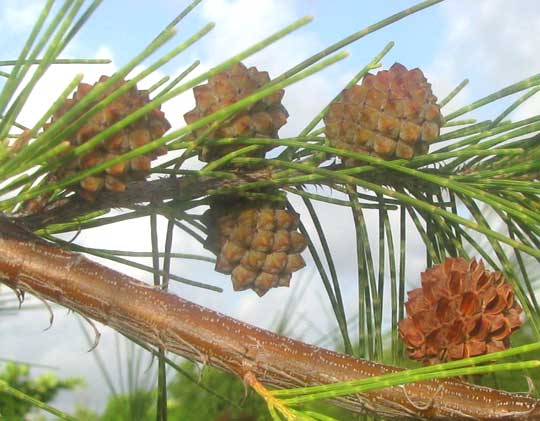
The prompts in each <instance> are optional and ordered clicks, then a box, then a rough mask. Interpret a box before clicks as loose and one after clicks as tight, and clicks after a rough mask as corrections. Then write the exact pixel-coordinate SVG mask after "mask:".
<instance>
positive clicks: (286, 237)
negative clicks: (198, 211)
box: [205, 202, 307, 296]
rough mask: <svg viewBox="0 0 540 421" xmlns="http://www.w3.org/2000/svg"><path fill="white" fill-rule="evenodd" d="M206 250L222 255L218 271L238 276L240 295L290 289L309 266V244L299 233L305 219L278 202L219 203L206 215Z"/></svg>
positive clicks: (236, 281)
mask: <svg viewBox="0 0 540 421" xmlns="http://www.w3.org/2000/svg"><path fill="white" fill-rule="evenodd" d="M205 219H206V222H207V225H208V231H209V234H208V239H207V241H206V244H205V247H206V248H207V249H209V250H211V251H212V252H214V253H215V254H216V255H217V256H218V257H217V262H216V267H215V269H216V270H217V271H218V272H221V273H226V274H232V276H231V277H232V282H233V287H234V290H235V291H241V290H245V289H248V288H251V289H253V290H254V291H255V292H256V293H257V294H258V295H259V296H262V295H264V294H265V293H266V292H267V291H268V290H269V289H270V288H273V287H280V286H289V282H290V280H291V275H292V273H293V272H295V271H297V270H299V269H301V268H303V267H304V266H305V262H304V259H303V258H302V256H301V255H300V253H301V252H302V251H303V250H304V249H305V248H306V245H307V240H306V238H305V237H304V235H303V234H301V233H300V232H299V231H298V223H299V215H298V214H297V213H295V212H292V211H289V210H286V209H284V207H283V206H279V205H277V204H276V203H260V202H259V203H253V202H247V203H243V204H241V205H234V204H232V203H230V202H228V203H216V204H214V205H212V206H211V207H210V209H209V210H208V211H207V213H206V214H205Z"/></svg>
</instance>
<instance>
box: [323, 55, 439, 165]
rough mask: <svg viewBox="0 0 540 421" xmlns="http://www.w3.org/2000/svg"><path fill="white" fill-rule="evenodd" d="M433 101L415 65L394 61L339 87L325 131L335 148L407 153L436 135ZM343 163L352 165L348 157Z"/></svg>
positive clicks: (392, 155)
mask: <svg viewBox="0 0 540 421" xmlns="http://www.w3.org/2000/svg"><path fill="white" fill-rule="evenodd" d="M436 102H437V98H436V97H435V96H434V95H433V93H432V92H431V85H430V84H429V83H427V79H426V78H425V77H424V74H423V73H422V71H421V70H420V69H413V70H407V68H406V67H405V66H403V65H401V64H399V63H395V64H394V65H393V66H392V67H391V68H390V70H383V71H380V72H378V73H377V74H376V75H372V74H370V73H368V74H367V75H366V76H365V77H364V79H363V80H362V84H361V85H355V86H352V87H351V88H348V89H345V90H343V92H342V94H341V98H340V99H338V100H337V101H335V102H333V103H332V104H331V105H330V109H329V110H328V113H327V114H326V116H325V117H324V123H325V133H326V137H327V138H328V139H329V140H330V144H331V145H332V146H333V147H336V148H340V149H346V150H348V151H352V152H357V153H364V154H370V155H374V156H378V157H381V158H385V159H396V158H405V159H411V158H412V157H414V156H415V155H422V154H425V153H427V152H428V149H429V144H430V143H431V142H433V141H434V140H435V139H437V138H438V137H439V131H440V127H441V124H442V118H441V111H440V108H439V106H438V105H437V103H436ZM345 163H346V164H347V165H350V166H354V165H357V163H356V162H355V161H354V160H351V159H345Z"/></svg>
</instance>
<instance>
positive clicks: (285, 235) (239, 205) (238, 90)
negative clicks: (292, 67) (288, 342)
mask: <svg viewBox="0 0 540 421" xmlns="http://www.w3.org/2000/svg"><path fill="white" fill-rule="evenodd" d="M269 82H270V77H269V75H268V73H267V72H261V71H259V70H257V69H256V68H255V67H250V68H247V67H246V66H244V65H243V64H242V63H238V64H235V65H233V66H232V67H231V68H230V69H228V70H226V71H224V72H221V73H219V74H217V75H215V76H213V77H211V78H210V79H209V81H208V83H206V84H203V85H200V86H197V87H196V88H195V89H194V90H193V93H194V96H195V103H196V104H195V108H194V109H193V110H191V111H189V112H188V113H186V114H185V115H184V119H185V120H186V123H188V124H190V123H193V122H194V121H196V120H198V119H199V118H201V117H205V116H208V115H210V114H212V113H214V112H216V111H218V110H220V109H222V108H224V107H226V106H228V105H231V104H233V103H235V102H237V101H239V100H241V99H242V98H245V97H247V96H249V95H251V94H253V93H254V92H255V91H256V90H258V89H260V88H262V87H264V86H265V85H267V84H268V83H269ZM283 95H284V91H283V90H279V91H277V92H275V93H273V94H272V95H269V96H267V97H265V98H263V99H262V100H260V101H258V102H256V103H254V104H253V105H251V106H250V107H248V108H246V109H244V110H242V111H241V112H239V113H237V114H235V115H234V116H233V117H232V118H230V119H229V120H227V121H225V122H223V124H221V125H220V126H219V128H217V129H216V130H215V131H213V132H211V131H210V132H209V126H205V127H202V128H200V129H198V130H196V131H194V133H193V134H192V136H193V137H194V138H196V137H197V136H199V135H201V134H203V133H204V135H205V141H210V143H207V144H202V146H201V148H200V149H199V159H201V160H202V161H207V162H208V161H213V160H215V159H218V158H221V157H222V156H224V155H226V154H228V153H230V152H233V151H235V150H237V149H240V148H242V147H243V146H244V145H242V144H237V145H234V144H233V145H230V146H229V145H228V146H217V145H212V144H211V141H212V140H214V139H221V138H227V137H228V138H240V137H272V138H277V137H278V131H279V129H280V128H281V127H282V126H283V125H284V124H285V123H286V122H287V117H288V113H287V110H286V109H285V107H284V106H283V105H282V103H281V99H282V98H283ZM267 151H268V149H267V148H259V149H257V150H256V151H254V152H253V153H251V154H250V155H251V156H259V157H263V156H264V155H265V153H266V152H267ZM205 220H206V224H207V226H208V239H207V241H206V244H205V247H206V248H207V249H209V250H211V251H212V252H214V253H215V254H216V255H217V262H216V267H215V269H216V270H217V271H219V272H221V273H225V274H231V278H232V283H233V288H234V289H235V290H236V291H239V290H245V289H252V290H254V291H255V292H256V293H257V294H258V295H264V294H265V293H266V292H267V291H268V290H270V289H271V288H275V287H280V286H289V282H290V280H291V276H292V273H293V272H295V271H297V270H299V269H300V268H302V267H304V266H305V263H304V259H303V258H302V256H301V255H300V253H301V252H302V251H303V250H304V249H305V248H306V244H307V240H306V238H305V236H304V235H303V234H301V233H300V232H299V231H298V223H299V216H298V214H297V213H295V212H293V211H290V210H287V209H286V208H285V204H284V203H276V202H254V201H250V200H247V199H243V198H240V197H235V198H232V199H229V200H214V201H213V202H212V203H211V205H210V209H209V210H208V211H207V213H206V214H205Z"/></svg>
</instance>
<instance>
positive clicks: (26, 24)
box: [0, 1, 43, 33]
mask: <svg viewBox="0 0 540 421" xmlns="http://www.w3.org/2000/svg"><path fill="white" fill-rule="evenodd" d="M7 3H8V4H5V7H4V8H3V9H2V10H1V11H0V26H1V27H2V28H3V30H4V31H6V30H7V31H11V32H17V33H19V32H26V31H27V30H28V29H29V28H31V27H32V26H33V25H34V22H35V21H36V19H37V17H38V16H39V13H40V12H41V9H42V7H43V3H42V2H39V1H33V2H26V3H25V4H24V5H20V4H17V3H16V2H13V1H9V2H7Z"/></svg>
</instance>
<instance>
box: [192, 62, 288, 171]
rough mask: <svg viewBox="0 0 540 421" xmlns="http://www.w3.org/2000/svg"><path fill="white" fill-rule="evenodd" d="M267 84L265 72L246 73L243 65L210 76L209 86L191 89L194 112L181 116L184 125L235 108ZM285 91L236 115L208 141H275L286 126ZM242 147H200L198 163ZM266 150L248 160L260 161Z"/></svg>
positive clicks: (194, 135)
mask: <svg viewBox="0 0 540 421" xmlns="http://www.w3.org/2000/svg"><path fill="white" fill-rule="evenodd" d="M269 82H270V77H269V76H268V72H260V71H258V70H257V68H256V67H250V68H249V69H248V68H247V67H246V66H244V65H243V64H242V63H238V64H234V65H233V66H232V67H231V68H230V69H228V70H225V71H223V72H221V73H219V74H217V75H215V76H212V77H211V78H210V79H209V80H208V83H206V84H204V85H200V86H197V87H195V88H194V89H193V93H194V95H195V102H196V105H195V108H194V109H193V110H191V111H189V112H188V113H186V114H184V119H185V120H186V123H187V124H191V123H193V122H195V121H197V120H198V119H200V118H201V117H205V116H207V115H210V114H212V113H214V112H216V111H218V110H220V109H223V108H225V107H227V106H229V105H232V104H234V103H235V102H237V101H239V100H240V99H242V98H245V97H247V96H249V95H251V94H252V93H254V92H255V91H256V90H258V89H259V88H261V87H263V86H264V85H266V84H268V83H269ZM284 92H285V91H284V90H283V89H281V90H279V91H277V92H275V93H273V94H272V95H269V96H267V97H265V98H263V99H262V100H260V101H258V102H256V103H255V104H253V105H251V106H250V107H248V108H245V109H244V110H242V111H240V112H238V113H237V114H235V116H234V117H233V118H232V119H230V120H229V121H225V122H224V123H223V124H222V125H221V126H220V127H219V128H218V129H216V130H215V131H214V132H212V133H209V134H208V137H207V139H209V140H211V139H222V138H228V137H233V138H234V137H272V138H277V133H278V130H279V129H280V128H281V126H283V125H284V124H285V123H286V122H287V117H288V116H289V114H288V113H287V110H286V109H285V108H284V107H283V105H282V104H281V99H282V98H283V94H284ZM208 128H209V126H204V127H202V128H200V129H198V130H195V131H194V133H193V137H197V136H199V135H200V134H201V133H203V132H205V131H206V130H207V129H208ZM244 146H245V145H241V144H239V145H230V146H229V145H227V146H212V145H208V146H204V145H203V146H202V148H201V149H200V152H199V159H200V160H202V161H206V162H211V161H213V160H215V159H218V158H220V157H222V156H224V155H226V154H228V153H230V152H233V151H235V150H237V149H240V148H242V147H244ZM267 150H268V148H259V149H258V150H257V151H255V152H254V153H252V154H250V156H258V157H263V156H264V155H265V153H266V151H267Z"/></svg>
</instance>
